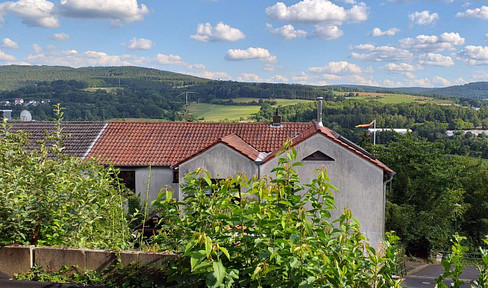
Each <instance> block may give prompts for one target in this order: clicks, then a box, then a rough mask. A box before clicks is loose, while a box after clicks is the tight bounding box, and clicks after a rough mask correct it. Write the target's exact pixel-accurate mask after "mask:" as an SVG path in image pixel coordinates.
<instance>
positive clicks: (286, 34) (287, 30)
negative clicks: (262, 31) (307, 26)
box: [266, 24, 307, 40]
mask: <svg viewBox="0 0 488 288" xmlns="http://www.w3.org/2000/svg"><path fill="white" fill-rule="evenodd" d="M266 27H267V28H268V29H269V31H270V32H271V33H273V34H278V35H280V36H281V37H282V38H283V39H285V40H291V39H295V38H300V37H305V36H307V32H306V31H303V30H296V29H295V27H293V25H290V24H287V25H284V26H282V27H280V28H273V25H271V24H266Z"/></svg>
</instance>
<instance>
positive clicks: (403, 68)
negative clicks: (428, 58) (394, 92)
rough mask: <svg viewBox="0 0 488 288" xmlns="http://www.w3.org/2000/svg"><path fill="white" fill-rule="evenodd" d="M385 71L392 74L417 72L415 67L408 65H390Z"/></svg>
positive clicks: (387, 65)
mask: <svg viewBox="0 0 488 288" xmlns="http://www.w3.org/2000/svg"><path fill="white" fill-rule="evenodd" d="M385 69H386V70H387V71H390V72H397V73H405V72H412V71H415V70H417V69H416V68H415V66H413V65H411V64H407V63H400V64H395V63H388V64H386V65H385Z"/></svg>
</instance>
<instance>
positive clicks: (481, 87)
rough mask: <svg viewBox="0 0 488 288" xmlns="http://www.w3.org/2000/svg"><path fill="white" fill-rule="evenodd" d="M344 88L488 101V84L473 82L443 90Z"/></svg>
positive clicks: (359, 86) (420, 88)
mask: <svg viewBox="0 0 488 288" xmlns="http://www.w3.org/2000/svg"><path fill="white" fill-rule="evenodd" d="M342 87H351V88H357V89H362V90H364V91H366V92H378V91H381V92H392V93H406V94H414V95H427V96H435V95H439V96H450V97H467V98H475V99H488V82H473V83H468V84H464V85H456V86H449V87H443V88H424V87H400V88H386V87H378V86H363V85H342Z"/></svg>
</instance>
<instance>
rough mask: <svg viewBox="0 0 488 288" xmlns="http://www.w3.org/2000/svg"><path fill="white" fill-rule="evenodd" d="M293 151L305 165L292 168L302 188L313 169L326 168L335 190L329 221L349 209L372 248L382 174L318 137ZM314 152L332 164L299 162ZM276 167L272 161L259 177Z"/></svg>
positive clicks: (380, 216)
mask: <svg viewBox="0 0 488 288" xmlns="http://www.w3.org/2000/svg"><path fill="white" fill-rule="evenodd" d="M295 149H296V151H297V160H298V161H301V162H302V163H304V164H305V166H303V167H296V171H297V172H298V174H299V176H300V180H301V182H302V184H305V183H310V181H311V180H312V179H313V178H314V177H315V170H316V169H318V168H320V167H322V166H324V167H326V168H327V171H328V175H329V178H330V182H331V184H332V185H334V186H335V187H337V189H338V190H339V192H334V198H335V204H336V207H337V210H336V211H332V218H333V219H336V218H337V217H338V216H340V215H341V214H342V210H343V209H344V208H346V207H349V208H350V209H351V211H352V214H353V217H355V218H357V219H358V220H359V221H360V223H361V231H362V232H363V233H364V234H365V235H366V236H367V237H368V238H369V240H370V244H371V245H373V246H375V247H376V246H377V244H378V243H379V242H380V241H381V240H382V238H383V234H384V209H385V206H384V205H385V203H384V197H383V170H382V169H381V168H379V167H378V166H376V165H374V164H372V163H371V162H369V161H367V160H365V159H363V158H362V157H360V156H358V155H356V154H354V153H352V152H351V151H349V150H348V149H346V148H345V147H343V146H341V145H339V144H337V143H335V142H333V141H332V140H330V139H328V138H326V137H325V136H323V135H319V134H317V135H314V136H312V137H310V138H309V139H307V140H306V141H304V142H302V143H300V144H298V145H296V146H295ZM316 151H321V152H322V153H324V154H326V155H328V156H330V157H332V158H333V159H334V160H335V161H302V159H303V158H305V157H307V156H308V155H310V154H312V153H314V152H316ZM277 163H278V158H275V159H273V160H271V161H269V162H267V163H265V164H263V165H262V167H261V176H262V175H266V174H267V175H272V173H271V172H270V171H271V169H273V168H274V167H276V165H277Z"/></svg>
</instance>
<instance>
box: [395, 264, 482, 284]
mask: <svg viewBox="0 0 488 288" xmlns="http://www.w3.org/2000/svg"><path fill="white" fill-rule="evenodd" d="M443 272H444V269H443V268H442V265H441V264H424V263H407V275H406V276H405V280H404V281H403V282H402V286H403V287H408V288H428V287H434V286H435V278H437V277H439V275H441V274H442V273H443ZM477 278H478V271H477V270H476V267H474V266H468V267H466V268H465V269H464V270H463V273H462V274H461V280H462V281H464V282H465V283H466V284H465V285H463V286H461V287H463V288H469V287H471V284H472V283H473V280H475V279H477ZM450 283H451V282H449V281H446V284H448V285H449V284H450Z"/></svg>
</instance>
